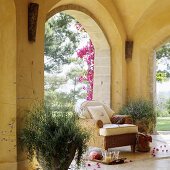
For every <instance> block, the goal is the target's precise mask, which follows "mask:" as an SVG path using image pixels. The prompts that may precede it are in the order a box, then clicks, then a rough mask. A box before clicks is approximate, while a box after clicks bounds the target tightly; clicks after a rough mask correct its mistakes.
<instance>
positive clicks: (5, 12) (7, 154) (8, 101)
mask: <svg viewBox="0 0 170 170" xmlns="http://www.w3.org/2000/svg"><path fill="white" fill-rule="evenodd" d="M1 4H2V5H1V6H0V43H1V47H0V60H1V62H0V68H1V69H0V75H1V76H0V82H1V84H0V151H1V154H0V169H16V168H17V163H16V162H17V148H16V140H17V137H16V9H15V4H14V1H13V0H9V1H6V0H2V1H1Z"/></svg>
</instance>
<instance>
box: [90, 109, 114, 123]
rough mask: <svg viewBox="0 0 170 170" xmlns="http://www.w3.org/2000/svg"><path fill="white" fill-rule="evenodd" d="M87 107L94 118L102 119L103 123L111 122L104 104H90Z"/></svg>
mask: <svg viewBox="0 0 170 170" xmlns="http://www.w3.org/2000/svg"><path fill="white" fill-rule="evenodd" d="M87 108H88V110H89V112H90V113H91V115H92V118H93V119H94V120H101V121H102V122H103V124H109V123H111V121H110V118H109V116H108V115H107V113H106V111H105V109H104V107H103V106H88V107H87Z"/></svg>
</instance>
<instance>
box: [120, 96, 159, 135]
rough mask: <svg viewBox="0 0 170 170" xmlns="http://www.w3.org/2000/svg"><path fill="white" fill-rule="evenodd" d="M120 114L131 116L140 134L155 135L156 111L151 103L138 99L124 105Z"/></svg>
mask: <svg viewBox="0 0 170 170" xmlns="http://www.w3.org/2000/svg"><path fill="white" fill-rule="evenodd" d="M118 114H123V115H124V114H125V115H130V116H131V117H132V119H133V123H134V124H136V125H137V126H138V130H139V132H142V133H153V131H154V128H155V125H156V111H155V108H154V104H153V103H152V102H151V101H148V100H144V99H137V100H132V101H130V102H129V103H128V104H127V105H124V106H123V107H122V108H121V109H120V110H119V112H118Z"/></svg>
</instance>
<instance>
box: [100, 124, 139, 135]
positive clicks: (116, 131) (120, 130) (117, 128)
mask: <svg viewBox="0 0 170 170" xmlns="http://www.w3.org/2000/svg"><path fill="white" fill-rule="evenodd" d="M137 132H138V127H137V126H136V125H132V124H121V125H120V124H119V125H118V124H105V125H104V126H103V128H100V129H99V134H100V135H101V136H112V135H121V134H127V133H137Z"/></svg>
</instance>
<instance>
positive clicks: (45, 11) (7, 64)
mask: <svg viewBox="0 0 170 170" xmlns="http://www.w3.org/2000/svg"><path fill="white" fill-rule="evenodd" d="M0 2H1V4H3V5H1V6H0V44H1V46H0V48H1V50H0V59H1V60H0V82H1V83H0V152H1V153H0V170H8V169H12V170H15V169H18V170H25V169H29V168H28V166H27V164H28V163H27V161H26V158H25V156H24V155H23V153H22V152H21V149H20V146H19V144H16V143H17V140H16V134H19V130H20V129H21V127H22V121H23V117H24V112H23V111H24V110H25V109H27V108H29V107H30V104H31V103H32V102H33V101H34V100H38V99H42V98H43V94H44V70H43V69H44V24H45V22H46V17H47V16H50V15H52V14H54V13H53V12H56V11H57V10H58V9H59V8H63V9H64V6H67V9H69V5H70V7H73V6H74V7H75V9H72V10H79V11H81V12H84V13H85V14H86V15H88V16H89V19H91V20H94V21H95V22H96V24H98V26H99V27H100V29H101V30H102V31H103V34H104V36H105V38H106V41H107V42H108V44H109V48H110V58H111V63H110V64H111V105H112V107H113V109H114V110H118V109H119V107H120V106H122V104H124V103H126V102H127V101H128V100H129V99H132V98H139V97H144V98H148V99H152V96H151V95H150V94H151V90H152V88H151V85H150V81H151V79H152V69H150V67H151V64H150V61H152V60H151V59H152V57H153V56H152V55H153V49H154V48H155V47H158V46H159V45H160V44H161V43H162V42H163V41H164V40H166V39H168V38H169V36H170V22H169V18H170V13H169V11H170V1H169V0H164V1H160V0H121V1H120V0H48V1H47V0H0ZM14 2H15V3H14ZM29 2H37V3H39V5H40V6H39V14H38V23H37V24H38V25H37V36H36V42H35V43H30V42H29V41H28V36H27V34H28V32H27V30H28V29H27V27H28V24H27V16H28V13H27V9H28V4H29ZM82 9H85V10H82ZM55 10H56V11H55ZM85 11H89V13H86V12H85ZM82 24H83V23H82ZM89 31H91V30H89ZM91 33H93V32H92V31H91ZM92 36H93V35H92ZM94 37H95V36H94ZM126 40H132V41H133V42H134V48H133V55H132V59H128V60H126V59H125V41H126ZM97 43H98V44H99V46H100V44H102V42H100V41H99V40H98V42H97ZM108 54H109V53H108ZM108 90H110V89H108ZM13 122H14V124H13ZM11 126H12V131H11ZM4 139H5V140H4ZM6 139H8V140H7V141H6ZM16 146H17V147H16Z"/></svg>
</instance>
